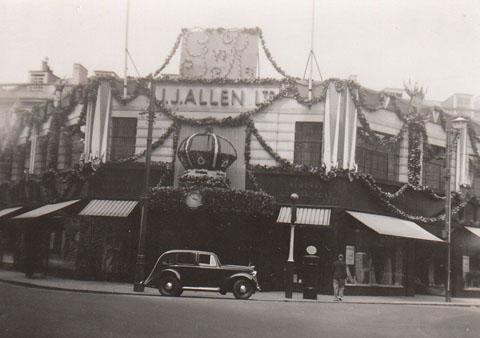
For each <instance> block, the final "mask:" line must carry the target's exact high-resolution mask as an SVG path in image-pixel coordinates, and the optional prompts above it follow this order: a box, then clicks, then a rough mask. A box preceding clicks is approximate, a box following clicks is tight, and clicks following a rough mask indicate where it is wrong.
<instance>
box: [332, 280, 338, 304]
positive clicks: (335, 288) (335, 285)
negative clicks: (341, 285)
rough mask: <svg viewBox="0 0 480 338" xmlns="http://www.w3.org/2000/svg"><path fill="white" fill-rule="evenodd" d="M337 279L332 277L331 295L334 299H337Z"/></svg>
mask: <svg viewBox="0 0 480 338" xmlns="http://www.w3.org/2000/svg"><path fill="white" fill-rule="evenodd" d="M338 291H339V290H338V280H336V279H334V280H333V297H334V300H337V299H338Z"/></svg>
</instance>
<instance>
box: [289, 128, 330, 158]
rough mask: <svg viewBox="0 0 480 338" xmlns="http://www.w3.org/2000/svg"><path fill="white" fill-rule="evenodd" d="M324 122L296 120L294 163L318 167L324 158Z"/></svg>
mask: <svg viewBox="0 0 480 338" xmlns="http://www.w3.org/2000/svg"><path fill="white" fill-rule="evenodd" d="M322 129H323V128H322V123H320V122H296V123H295V146H294V156H293V157H294V163H295V164H303V165H308V166H314V167H318V166H320V165H321V160H322V132H323V130H322Z"/></svg>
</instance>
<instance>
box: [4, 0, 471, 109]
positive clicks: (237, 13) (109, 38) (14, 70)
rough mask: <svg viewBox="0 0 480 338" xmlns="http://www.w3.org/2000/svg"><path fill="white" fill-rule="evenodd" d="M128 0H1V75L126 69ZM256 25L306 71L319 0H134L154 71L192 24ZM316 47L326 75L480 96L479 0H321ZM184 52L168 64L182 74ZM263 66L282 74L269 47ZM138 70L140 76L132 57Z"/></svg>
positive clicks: (281, 56) (143, 60)
mask: <svg viewBox="0 0 480 338" xmlns="http://www.w3.org/2000/svg"><path fill="white" fill-rule="evenodd" d="M126 3H127V0H42V1H39V0H0V23H1V28H0V48H1V49H0V50H1V51H2V52H1V53H0V83H16V82H25V81H27V80H28V71H29V70H37V69H40V64H41V60H42V59H44V58H45V57H48V58H49V63H50V67H51V68H52V69H53V71H54V73H55V74H57V75H59V76H60V77H66V78H68V77H71V74H72V65H73V63H81V64H82V65H84V66H85V67H86V68H87V69H88V70H89V71H90V74H91V73H92V72H93V70H112V71H115V72H116V73H117V74H119V75H121V76H122V75H123V68H124V52H123V51H124V48H125V21H126V20H125V19H126V7H127V6H126ZM256 26H258V27H260V28H261V29H262V31H263V34H264V37H265V39H266V43H267V46H268V48H269V49H270V51H271V53H272V55H273V57H274V58H275V60H276V62H277V63H278V64H279V65H280V66H281V67H282V68H283V69H285V70H286V72H287V73H288V74H289V75H292V76H300V77H301V76H303V73H304V69H305V65H306V61H307V57H308V54H309V51H310V49H311V29H312V0H130V23H129V48H128V49H129V51H130V54H131V55H132V57H133V60H134V62H135V64H136V66H137V67H138V70H139V72H140V75H141V76H145V75H147V74H149V73H151V72H153V71H155V70H156V69H157V68H158V67H159V66H160V65H161V64H162V63H163V61H164V60H165V58H166V56H167V55H168V53H169V52H170V49H171V47H172V46H173V44H174V42H175V39H176V37H177V35H178V34H179V33H180V30H181V28H183V27H185V28H196V27H201V28H215V27H225V28H244V27H256ZM313 46H314V48H313V50H314V53H315V55H316V57H317V60H318V63H319V66H320V70H321V73H322V76H323V78H324V79H325V78H330V77H336V78H348V77H349V75H356V76H357V78H358V81H359V82H360V84H362V85H363V86H365V87H368V88H372V89H376V90H381V89H384V88H390V87H395V88H401V87H402V86H403V83H405V82H408V81H409V80H410V81H412V82H418V83H419V84H420V85H422V86H424V87H425V88H427V98H428V99H433V100H444V99H446V98H447V97H448V96H450V95H451V94H453V93H470V94H475V95H480V4H479V2H478V0H471V1H470V0H454V1H450V0H402V1H398V0H383V1H380V0H361V1H360V0H357V1H356V0H348V1H347V0H315V20H314V43H313ZM179 54H180V53H177V57H176V58H174V59H173V60H172V63H171V64H170V66H169V67H167V68H166V70H165V72H166V73H178V63H179V62H178V60H179ZM261 54H263V53H262V52H261ZM260 71H261V76H262V77H271V76H273V77H276V76H277V74H276V72H275V71H274V70H273V68H272V67H271V66H269V65H268V63H267V61H266V59H265V58H264V57H263V56H262V58H261V62H260ZM129 75H132V76H136V75H137V73H136V71H135V69H134V67H133V66H132V64H131V63H130V64H129ZM314 78H315V79H319V76H318V75H317V73H314Z"/></svg>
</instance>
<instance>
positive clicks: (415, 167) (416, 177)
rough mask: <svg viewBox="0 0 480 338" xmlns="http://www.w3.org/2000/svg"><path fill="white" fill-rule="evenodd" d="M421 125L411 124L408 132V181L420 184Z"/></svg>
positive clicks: (415, 184)
mask: <svg viewBox="0 0 480 338" xmlns="http://www.w3.org/2000/svg"><path fill="white" fill-rule="evenodd" d="M420 129H421V127H420V126H419V125H418V124H410V128H409V133H408V183H410V184H412V185H414V186H418V185H420V178H421V172H422V145H423V138H422V137H421V130H420Z"/></svg>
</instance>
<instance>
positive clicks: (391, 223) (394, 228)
mask: <svg viewBox="0 0 480 338" xmlns="http://www.w3.org/2000/svg"><path fill="white" fill-rule="evenodd" d="M347 213H349V214H350V215H352V216H353V217H355V218H356V219H357V220H359V221H360V222H362V223H363V224H365V225H366V226H367V227H369V228H370V229H372V230H373V231H375V232H376V233H378V234H380V235H386V236H395V237H405V238H414V239H421V240H424V241H434V242H443V241H442V240H441V239H439V238H438V237H435V236H434V235H432V234H431V233H429V232H428V231H426V230H424V229H423V228H422V227H420V226H419V225H417V224H415V223H413V222H411V221H407V220H404V219H400V218H395V217H390V216H382V215H374V214H367V213H364V212H357V211H349V210H347Z"/></svg>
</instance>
